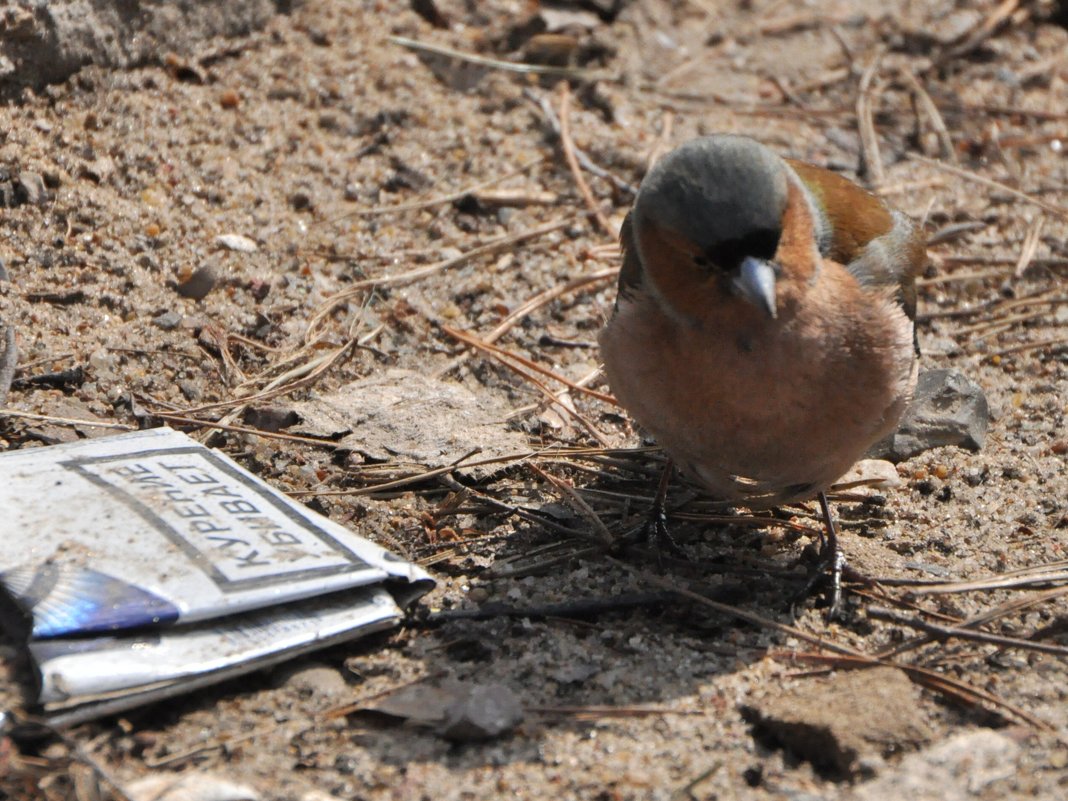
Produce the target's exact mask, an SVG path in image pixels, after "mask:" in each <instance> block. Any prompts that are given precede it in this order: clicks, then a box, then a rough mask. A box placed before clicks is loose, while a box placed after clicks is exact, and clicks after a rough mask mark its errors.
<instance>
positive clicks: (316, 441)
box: [152, 411, 337, 448]
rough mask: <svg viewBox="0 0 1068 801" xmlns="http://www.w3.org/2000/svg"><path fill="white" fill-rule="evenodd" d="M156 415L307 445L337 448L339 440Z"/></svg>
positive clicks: (171, 420)
mask: <svg viewBox="0 0 1068 801" xmlns="http://www.w3.org/2000/svg"><path fill="white" fill-rule="evenodd" d="M152 414H153V416H154V417H158V418H160V419H161V420H166V421H168V422H170V423H180V424H182V425H189V426H197V427H198V428H210V429H217V430H219V431H232V432H234V433H235V434H252V435H253V436H257V437H263V438H265V439H279V440H284V441H286V442H300V443H303V444H306V445H321V446H323V447H327V448H336V447H337V442H335V441H334V440H332V439H324V438H322V437H304V436H301V435H299V434H286V433H283V432H281V431H264V430H262V429H259V428H252V427H251V426H237V425H233V424H231V423H223V422H219V421H217V420H200V419H198V418H196V417H189V416H187V415H183V414H172V413H171V412H158V411H157V412H153V413H152Z"/></svg>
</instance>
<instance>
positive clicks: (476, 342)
mask: <svg viewBox="0 0 1068 801" xmlns="http://www.w3.org/2000/svg"><path fill="white" fill-rule="evenodd" d="M441 330H442V331H444V332H445V333H446V334H448V335H449V336H450V337H453V338H454V339H458V340H460V341H461V342H464V343H466V344H468V345H470V346H471V347H473V348H477V349H478V350H481V351H485V352H486V353H489V354H491V355H493V356H497V357H501V358H503V359H514V360H515V361H517V362H519V363H520V364H522V365H523V366H524V367H528V368H530V369H531V370H533V371H534V372H536V373H541V374H542V375H544V376H546V377H548V378H551V379H553V380H554V381H559V382H560V383H561V384H563V385H564V386H566V387H569V388H571V389H573V390H575V391H576V392H581V393H582V394H584V395H589V396H590V397H591V398H596V399H597V400H599V401H602V402H604V403H608V404H611V405H612V406H619V401H617V400H616V399H615V398H614V397H612V396H611V395H609V394H607V393H604V392H598V391H597V390H595V389H589V388H588V387H584V386H580V385H579V384H577V383H575V382H574V381H571V380H570V379H568V378H565V377H564V376H562V375H560V374H559V373H556V372H554V371H553V370H550V369H549V368H548V367H542V366H541V365H540V364H538V363H537V362H535V361H533V360H531V359H528V358H527V357H526V356H520V355H519V354H518V353H510V352H509V351H506V350H505V349H504V348H499V347H497V346H496V345H490V344H489V343H488V342H485V341H483V340H480V339H479V338H478V337H476V336H473V335H471V334H468V333H465V332H464V331H459V330H457V329H455V328H451V327H449V326H447V325H444V324H443V325H442V326H441Z"/></svg>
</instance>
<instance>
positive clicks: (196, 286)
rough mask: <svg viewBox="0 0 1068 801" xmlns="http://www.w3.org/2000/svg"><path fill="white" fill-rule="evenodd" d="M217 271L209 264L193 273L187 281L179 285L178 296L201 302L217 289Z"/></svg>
mask: <svg viewBox="0 0 1068 801" xmlns="http://www.w3.org/2000/svg"><path fill="white" fill-rule="evenodd" d="M215 280H216V278H215V269H214V268H213V267H212V266H211V265H208V264H205V265H202V266H200V267H198V268H197V269H196V270H194V271H193V274H192V275H190V276H189V277H188V278H187V279H186V280H184V281H182V282H181V283H179V284H178V294H179V295H181V296H182V297H183V298H192V299H193V300H201V299H203V298H205V297H207V295H208V293H209V292H211V290H212V289H214V288H215Z"/></svg>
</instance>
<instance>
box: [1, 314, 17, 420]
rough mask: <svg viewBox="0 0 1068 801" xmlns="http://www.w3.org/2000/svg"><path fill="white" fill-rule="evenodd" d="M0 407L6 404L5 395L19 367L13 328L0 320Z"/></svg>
mask: <svg viewBox="0 0 1068 801" xmlns="http://www.w3.org/2000/svg"><path fill="white" fill-rule="evenodd" d="M0 338H2V339H3V341H2V342H0V406H3V405H4V404H5V403H7V393H8V392H9V391H10V389H11V382H12V381H13V380H14V379H15V371H16V370H17V369H18V366H19V346H18V342H16V341H15V326H13V325H11V324H10V323H5V322H4V321H3V320H0Z"/></svg>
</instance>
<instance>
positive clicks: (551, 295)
mask: <svg viewBox="0 0 1068 801" xmlns="http://www.w3.org/2000/svg"><path fill="white" fill-rule="evenodd" d="M617 275H619V268H618V267H610V268H608V269H606V270H598V271H597V272H595V273H590V274H588V275H580V276H579V277H577V278H572V279H571V280H570V281H567V282H566V283H563V284H557V285H556V286H554V287H550V288H549V289H546V290H545V291H544V292H540V293H538V294H537V295H535V296H534V297H532V298H530V299H529V300H527V301H524V302H523V303H522V304H520V305H519V306H517V307H516V308H515V309H514V310H513V311H512V312H511V313H510V314H509V315H508V316H507V317H505V318H504V319H503V320H501V321H500V323H498V324H497V327H496V328H494V329H493V330H492V331H490V332H489V333H488V334H486V336H484V337H482V340H481V341H482V342H484V343H486V344H487V345H489V344H493V343H494V342H496V341H497V340H498V339H500V338H501V337H502V336H504V335H505V334H506V333H508V332H509V331H511V330H512V328H513V327H515V325H516V323H518V322H519V321H520V320H522V319H524V318H525V317H527V316H529V315H530V314H531V313H532V312H533V311H535V310H536V309H538V308H540V307H542V306H544V305H545V304H547V303H549V302H551V301H553V300H555V299H556V298H559V297H561V296H563V295H566V294H568V293H569V292H574V291H575V290H576V289H584V288H585V287H587V286H590V285H592V284H596V283H599V282H601V281H606V280H608V279H610V278H615V277H616V276H617ZM470 355H471V353H470V351H468V352H466V353H462V354H460V355H459V356H457V357H456V358H455V359H453V360H452V361H450V362H449V363H448V364H446V365H445V366H444V367H442V368H441V369H440V370H438V371H437V372H436V373H434V377H435V378H441V377H443V376H445V375H448V374H449V373H451V372H452V371H453V370H455V369H456V368H457V367H459V366H460V365H461V364H463V363H464V362H465V361H467V359H468V357H469V356H470Z"/></svg>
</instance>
